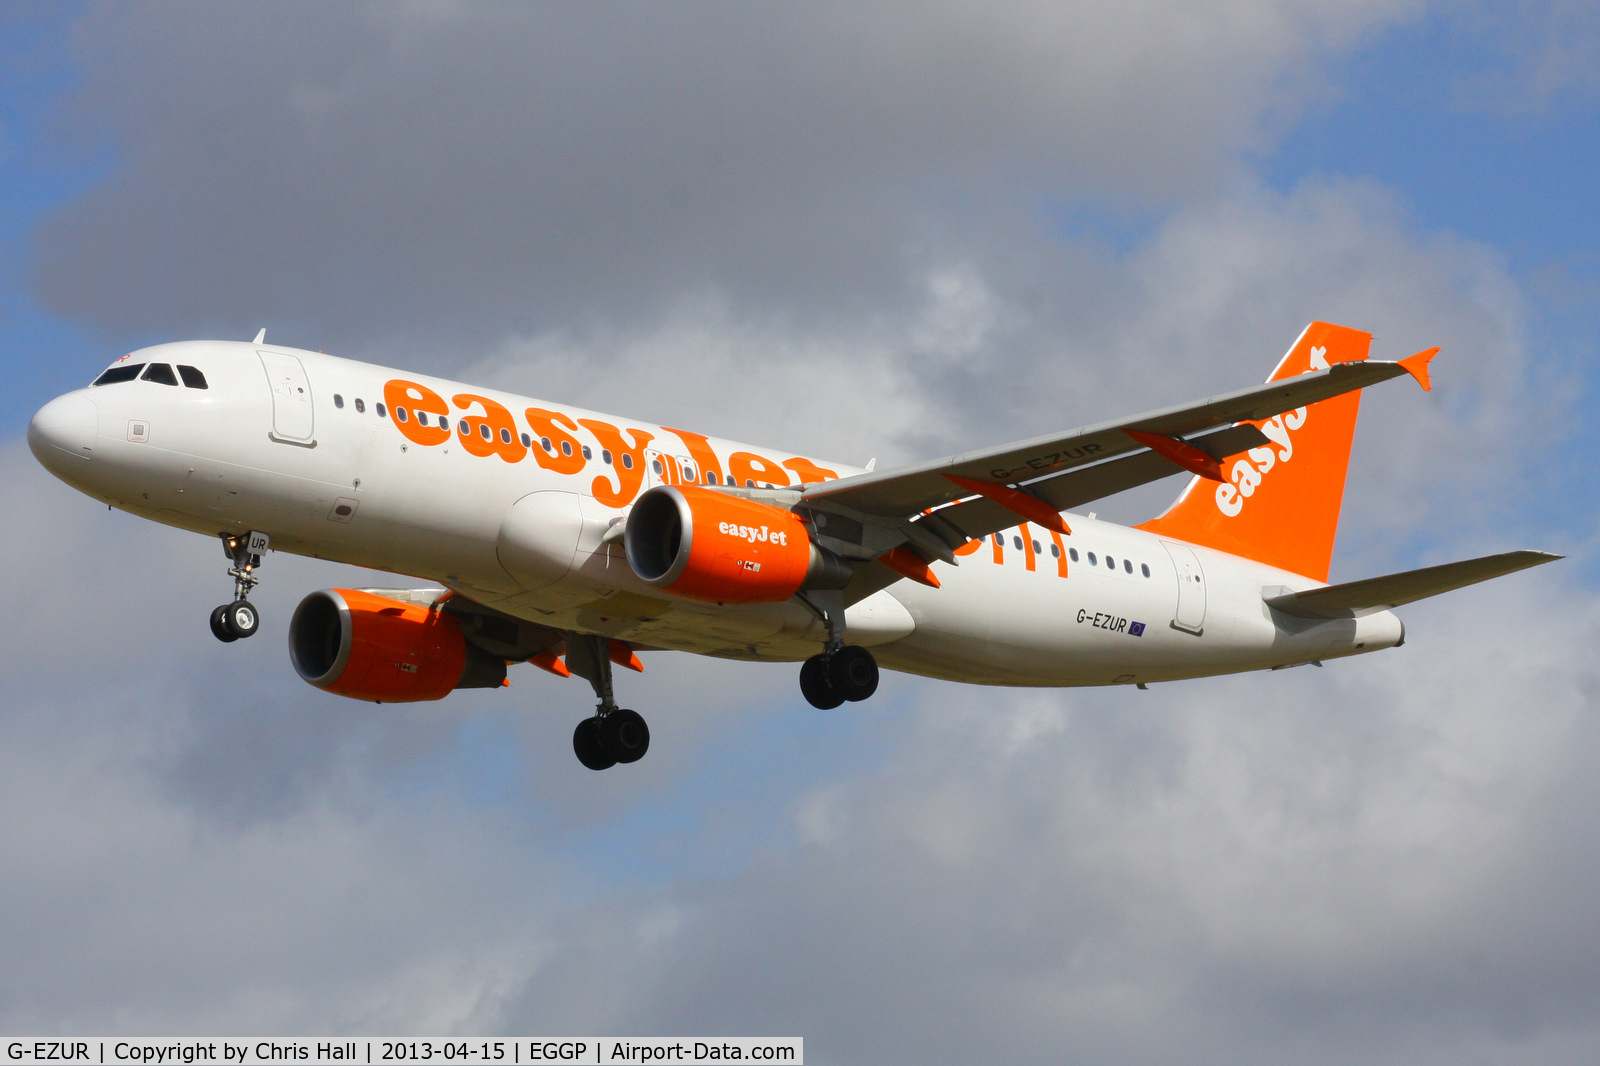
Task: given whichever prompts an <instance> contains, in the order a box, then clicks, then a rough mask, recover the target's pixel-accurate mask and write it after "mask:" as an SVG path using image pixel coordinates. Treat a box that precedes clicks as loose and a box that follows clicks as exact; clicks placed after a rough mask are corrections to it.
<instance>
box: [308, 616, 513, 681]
mask: <svg viewBox="0 0 1600 1066" xmlns="http://www.w3.org/2000/svg"><path fill="white" fill-rule="evenodd" d="M289 658H290V660H291V661H293V663H294V668H295V672H296V673H298V674H299V675H300V676H301V677H302V678H304V679H305V680H306V681H309V682H310V683H311V684H313V685H315V686H317V687H318V688H322V689H327V690H328V691H329V692H334V693H337V694H338V695H340V696H349V697H350V698H351V699H357V700H371V701H373V702H374V703H413V702H417V701H420V700H437V699H441V698H443V697H444V696H446V695H448V694H449V693H450V692H452V691H454V690H455V689H458V688H498V687H499V686H500V685H502V684H504V683H505V679H506V664H505V661H504V660H502V659H497V658H495V657H494V656H492V655H490V654H489V653H488V652H486V651H484V650H483V649H481V648H479V647H477V646H475V645H473V644H470V643H468V642H467V638H466V636H465V635H464V634H463V633H462V632H461V625H460V623H459V622H457V621H456V620H455V619H454V618H452V617H450V616H449V615H447V614H444V613H443V612H441V611H438V610H434V609H432V608H429V607H424V606H420V605H418V604H415V603H405V602H402V601H400V600H395V599H390V598H389V597H387V596H381V595H378V594H376V593H372V592H362V591H360V590H358V589H323V590H321V591H320V592H313V593H312V594H311V595H309V596H307V597H306V598H305V599H303V600H301V601H300V606H299V607H296V608H295V612H294V618H293V619H292V620H291V621H290V623H289Z"/></svg>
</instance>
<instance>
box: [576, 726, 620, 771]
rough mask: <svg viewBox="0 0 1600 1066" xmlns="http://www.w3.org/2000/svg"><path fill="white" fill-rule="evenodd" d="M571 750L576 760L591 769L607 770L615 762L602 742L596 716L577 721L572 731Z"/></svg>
mask: <svg viewBox="0 0 1600 1066" xmlns="http://www.w3.org/2000/svg"><path fill="white" fill-rule="evenodd" d="M572 751H573V754H575V755H577V757H578V761H579V762H581V763H583V765H585V766H587V767H588V768H589V769H591V770H608V769H610V768H611V767H613V766H615V765H616V763H617V760H616V759H614V758H613V757H612V756H611V753H610V752H608V751H606V747H605V744H604V743H603V742H602V738H601V722H600V719H598V718H585V719H584V720H583V721H581V722H579V723H578V728H576V729H574V730H573V731H572Z"/></svg>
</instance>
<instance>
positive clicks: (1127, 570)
mask: <svg viewBox="0 0 1600 1066" xmlns="http://www.w3.org/2000/svg"><path fill="white" fill-rule="evenodd" d="M1122 572H1123V573H1124V574H1131V573H1133V563H1132V562H1131V561H1130V560H1128V559H1124V560H1122Z"/></svg>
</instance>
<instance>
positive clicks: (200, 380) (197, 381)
mask: <svg viewBox="0 0 1600 1066" xmlns="http://www.w3.org/2000/svg"><path fill="white" fill-rule="evenodd" d="M178 376H179V377H180V378H182V379H183V383H184V385H185V386H187V387H188V388H191V389H203V388H205V387H206V376H205V375H204V374H202V373H200V368H199V367H194V366H184V365H183V364H182V363H179V364H178Z"/></svg>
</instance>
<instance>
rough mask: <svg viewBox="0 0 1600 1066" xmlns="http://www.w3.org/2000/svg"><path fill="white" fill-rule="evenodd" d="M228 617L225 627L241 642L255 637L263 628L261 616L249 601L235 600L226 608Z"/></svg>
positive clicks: (224, 621) (225, 620)
mask: <svg viewBox="0 0 1600 1066" xmlns="http://www.w3.org/2000/svg"><path fill="white" fill-rule="evenodd" d="M225 610H226V611H227V615H226V616H225V618H224V620H223V625H225V626H227V627H228V632H229V633H232V634H233V635H234V636H236V637H238V638H240V639H241V640H242V639H244V638H245V637H253V636H255V635H256V630H258V629H260V628H261V615H260V614H258V613H257V612H256V609H255V607H254V606H252V605H251V603H250V601H249V600H234V601H233V602H232V603H230V604H228V606H227V607H226V608H225Z"/></svg>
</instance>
